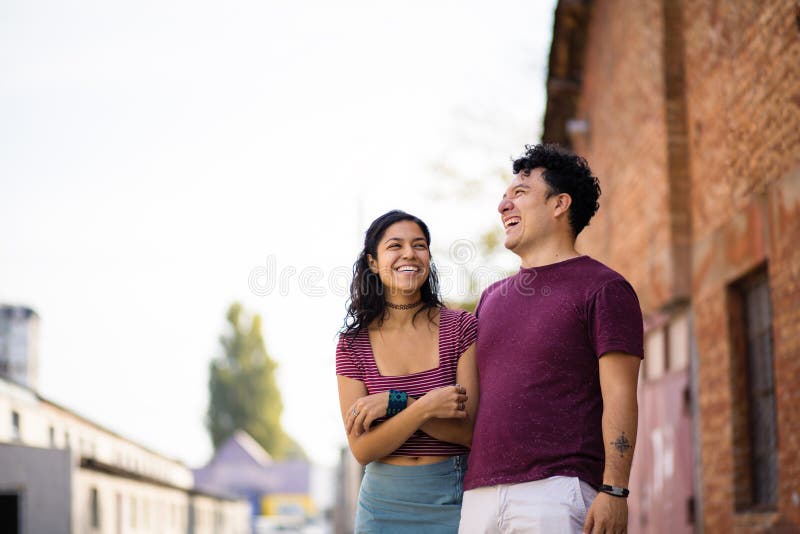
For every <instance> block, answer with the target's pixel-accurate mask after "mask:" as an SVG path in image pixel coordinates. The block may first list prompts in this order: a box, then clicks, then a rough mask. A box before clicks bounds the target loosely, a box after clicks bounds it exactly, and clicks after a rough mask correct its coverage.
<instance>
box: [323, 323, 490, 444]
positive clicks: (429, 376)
mask: <svg viewBox="0 0 800 534" xmlns="http://www.w3.org/2000/svg"><path fill="white" fill-rule="evenodd" d="M477 337H478V320H477V319H475V317H474V316H473V315H472V314H471V313H468V312H465V311H463V310H451V309H448V308H441V310H440V314H439V366H438V367H436V368H434V369H428V370H427V371H422V372H419V373H413V374H410V375H401V376H383V375H381V374H380V371H378V366H377V364H376V363H375V357H374V356H373V354H372V345H371V344H370V341H369V332H367V331H366V330H362V331H361V332H359V333H358V335H356V336H346V335H342V336H339V343H338V345H337V347H336V374H337V375H341V376H346V377H348V378H352V379H355V380H358V381H360V382H363V383H364V386H365V387H366V388H367V393H369V394H370V395H372V394H373V393H381V392H383V391H388V390H390V389H396V390H400V391H405V392H406V393H408V395H409V396H410V397H415V398H419V397H421V396H422V395H424V394H425V393H427V392H429V391H431V390H432V389H436V388H440V387H443V386H452V385H454V384H455V383H456V368H457V367H458V359H459V358H460V357H461V355H462V354H463V353H464V352H465V351H466V350H467V349H468V348H469V347H470V346H471V345H472V344H473V343H475V340H476V339H477ZM382 420H383V419H379V420H378V421H376V422H380V421H382ZM468 452H469V449H468V448H466V447H463V446H461V445H457V444H454V443H447V442H445V441H439V440H438V439H435V438H433V437H431V436H429V435H428V434H426V433H424V432H422V431H421V430H417V431H416V432H414V434H412V435H411V437H409V438H408V440H406V442H405V443H403V444H402V445H401V446H400V447H399V448H398V449H397V450H395V451H394V452H393V453H392V454H391V455H390V456H455V455H459V454H466V453H468Z"/></svg>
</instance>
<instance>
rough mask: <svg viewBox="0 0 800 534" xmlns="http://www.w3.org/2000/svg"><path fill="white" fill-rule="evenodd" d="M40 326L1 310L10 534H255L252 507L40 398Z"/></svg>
mask: <svg viewBox="0 0 800 534" xmlns="http://www.w3.org/2000/svg"><path fill="white" fill-rule="evenodd" d="M36 328H38V317H37V316H36V314H35V313H34V312H33V311H32V310H29V309H27V308H18V307H9V306H0V371H8V372H0V531H2V532H3V533H5V532H11V533H16V534H61V533H64V534H68V533H72V534H137V533H160V534H172V533H175V534H177V533H182V534H183V533H190V534H249V533H250V532H251V525H250V505H249V503H248V502H247V501H246V500H243V499H240V498H237V497H232V496H225V495H215V494H210V493H207V492H201V491H197V490H196V489H195V488H194V475H193V473H192V471H191V470H190V469H189V468H188V467H187V466H186V465H184V464H183V463H182V462H180V461H178V460H175V459H172V458H167V457H166V456H163V455H161V454H159V453H157V452H155V451H153V450H151V449H148V448H147V447H144V446H142V445H139V444H138V443H136V442H133V441H131V440H129V439H126V438H124V437H122V436H120V435H119V434H117V433H115V432H112V431H111V430H109V429H106V428H103V427H102V426H100V425H98V424H96V423H94V422H92V421H90V420H89V419H87V418H85V417H82V416H81V415H79V414H77V413H75V412H74V411H72V410H69V409H67V408H64V407H63V406H60V405H58V404H56V403H54V402H52V401H50V400H48V399H46V398H44V397H42V396H41V395H39V394H38V393H37V392H36V390H35V389H34V387H33V385H35V384H36V371H37V369H36V362H37V360H38V347H37V339H38V336H37V335H36ZM2 358H5V359H2ZM3 363H5V364H6V365H5V367H2V365H3Z"/></svg>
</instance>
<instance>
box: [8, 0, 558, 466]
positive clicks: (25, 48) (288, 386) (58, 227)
mask: <svg viewBox="0 0 800 534" xmlns="http://www.w3.org/2000/svg"><path fill="white" fill-rule="evenodd" d="M554 4H555V2H554V1H553V0H548V1H544V2H523V1H508V0H498V1H495V2H479V1H463V0H462V1H458V2H456V1H442V2H435V1H434V2H432V1H430V0H427V1H416V0H414V1H406V2H401V3H397V2H392V3H389V2H383V1H374V0H373V1H354V0H342V1H339V2H329V1H311V0H294V1H262V2H256V1H226V2H204V1H196V0H193V1H165V0H159V1H137V2H116V1H115V2H112V1H95V2H90V1H74V2H60V1H50V2H46V1H36V0H24V1H23V0H7V1H5V2H3V3H2V5H0V228H2V238H1V239H0V302H4V303H11V304H21V305H25V306H30V307H32V308H34V309H35V310H36V311H37V313H38V314H39V315H40V316H41V319H42V330H41V336H42V339H41V342H42V353H41V373H40V390H41V391H40V392H41V393H42V394H43V395H44V396H45V397H48V398H51V399H52V400H54V401H56V402H59V403H62V404H64V405H66V406H68V407H70V408H72V409H74V410H76V411H77V412H79V413H81V414H82V415H85V416H87V417H89V418H90V419H92V420H94V421H96V422H98V423H100V424H102V425H105V426H107V427H109V428H111V429H112V430H115V431H118V432H120V433H121V434H123V435H125V436H127V437H129V438H132V439H134V440H137V441H139V442H141V443H143V444H145V445H147V446H150V447H153V448H155V449H156V450H158V451H162V452H163V453H165V454H167V455H169V456H173V457H177V458H179V459H182V460H184V461H185V462H187V463H188V464H189V465H191V466H199V465H202V464H203V463H205V462H206V461H207V460H208V458H209V455H210V454H211V444H210V440H209V438H208V434H207V432H206V430H205V428H204V426H203V416H204V413H205V409H206V405H207V400H208V388H207V381H208V364H209V361H210V359H211V358H213V357H214V356H217V355H219V345H218V337H219V335H220V333H221V332H222V329H223V327H224V316H225V311H226V309H227V307H228V305H229V303H230V302H232V301H234V300H240V301H242V302H243V303H244V304H245V305H246V306H247V307H248V308H249V309H251V310H253V311H254V312H257V313H260V314H261V315H262V316H263V319H264V336H265V339H266V341H267V348H268V350H269V353H270V355H271V356H272V357H273V358H274V359H275V360H276V361H277V362H278V363H279V370H278V382H279V385H280V387H281V390H282V394H283V400H284V405H285V409H284V413H283V423H284V426H285V427H286V429H287V430H288V431H289V432H290V433H291V434H292V435H293V436H294V437H295V438H296V439H297V440H298V441H300V443H301V444H302V445H303V446H304V447H305V448H306V450H307V451H308V453H309V454H310V456H311V457H312V459H313V460H315V461H316V462H317V463H320V464H323V465H333V464H334V463H335V461H336V459H337V455H338V448H339V447H341V446H342V445H343V444H344V443H345V440H344V432H343V430H342V425H341V418H340V415H339V408H338V397H337V392H336V380H335V376H334V344H335V335H336V331H337V329H338V328H339V327H340V325H341V322H342V319H343V316H344V304H345V296H344V286H345V285H346V284H347V282H348V280H347V273H348V272H349V271H350V269H351V266H352V263H353V261H354V260H355V258H356V255H357V253H358V251H359V244H360V241H361V239H362V233H363V231H364V230H365V229H366V226H367V225H368V224H369V222H370V221H371V220H372V219H374V218H375V217H377V216H378V215H380V214H381V213H383V212H385V211H387V210H389V209H393V208H401V209H404V210H406V211H410V212H412V213H414V214H416V215H418V216H420V217H422V218H423V219H424V220H426V222H428V224H429V225H430V227H431V231H432V234H433V253H434V259H435V260H436V261H437V262H438V263H439V265H440V267H441V268H442V269H443V275H444V276H443V278H444V279H443V285H444V286H445V289H446V297H448V298H450V299H452V300H458V299H460V298H463V297H465V296H467V295H466V284H465V282H464V277H465V276H466V275H465V274H464V273H466V272H467V271H468V270H471V269H474V268H477V267H480V266H481V265H480V262H481V260H480V259H479V258H478V257H477V256H475V255H474V254H473V251H472V249H471V248H470V245H469V244H468V243H469V242H470V241H474V240H476V239H477V238H479V237H480V235H481V234H483V233H484V232H485V231H487V230H490V229H492V228H498V227H499V222H498V216H497V213H496V211H495V208H496V206H497V203H498V200H499V197H500V195H501V193H502V181H501V180H500V179H499V178H498V174H499V173H498V169H507V168H508V166H509V158H510V157H511V156H513V155H515V154H517V153H518V152H519V151H520V150H521V148H522V145H523V144H524V143H530V142H536V141H538V139H539V132H540V126H541V121H542V114H543V107H544V89H545V85H544V83H545V81H544V80H545V76H546V66H547V56H548V51H549V43H550V36H551V26H552V14H553V9H554ZM514 265H515V261H514V259H513V257H511V255H510V254H509V253H505V254H501V255H500V256H498V257H497V258H494V259H492V260H491V265H488V267H489V268H490V270H492V272H494V271H495V270H497V271H499V270H501V268H505V269H507V268H509V267H511V268H513V266H514Z"/></svg>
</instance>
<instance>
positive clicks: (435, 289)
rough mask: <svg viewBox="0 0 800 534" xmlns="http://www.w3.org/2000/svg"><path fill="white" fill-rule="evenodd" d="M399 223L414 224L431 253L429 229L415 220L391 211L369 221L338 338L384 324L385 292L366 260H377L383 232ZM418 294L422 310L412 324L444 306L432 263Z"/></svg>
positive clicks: (411, 216)
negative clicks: (382, 322) (422, 316)
mask: <svg viewBox="0 0 800 534" xmlns="http://www.w3.org/2000/svg"><path fill="white" fill-rule="evenodd" d="M400 221H411V222H414V223H416V224H417V226H419V228H420V230H422V234H423V235H424V236H425V241H426V243H427V244H428V249H429V250H430V245H431V234H430V232H429V231H428V225H427V224H425V223H424V222H422V220H420V219H419V218H418V217H414V216H413V215H411V214H409V213H406V212H404V211H400V210H392V211H390V212H388V213H384V214H383V215H381V216H380V217H378V218H377V219H375V220H374V221H372V224H370V225H369V228H368V229H367V233H366V234H365V235H364V248H363V249H362V250H361V253H360V254H359V255H358V259H357V260H356V262H355V264H354V265H353V281H352V283H351V284H350V300H349V301H348V303H347V316H346V317H345V319H344V326H343V327H342V329H341V331H340V333H341V334H343V335H348V336H355V335H358V333H359V332H361V331H362V330H364V329H366V328H368V327H369V325H370V324H371V323H372V321H374V320H375V319H378V320H379V321H383V319H384V318H385V316H386V301H385V295H384V293H385V289H384V286H383V282H381V278H380V276H378V274H377V273H373V272H372V271H371V270H370V268H369V261H368V256H372V257H373V259H377V258H378V243H379V242H380V240H381V239H383V235H384V234H385V233H386V229H387V228H389V227H390V226H391V225H393V224H394V223H397V222H400ZM420 293H421V294H422V307H420V309H419V310H417V312H416V313H415V314H414V317H413V318H412V322H413V320H415V319H416V318H417V315H419V314H420V313H422V312H423V311H425V310H427V311H428V314H429V315H428V317H429V318H430V311H431V310H432V309H435V308H441V307H443V306H444V304H443V303H442V299H441V296H440V295H439V277H438V276H437V274H436V268H435V266H434V265H433V261H431V265H430V270H429V273H428V279H427V280H426V281H425V283H424V284H423V285H422V287H421V288H420Z"/></svg>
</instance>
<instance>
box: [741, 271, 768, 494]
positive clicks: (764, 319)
mask: <svg viewBox="0 0 800 534" xmlns="http://www.w3.org/2000/svg"><path fill="white" fill-rule="evenodd" d="M732 291H733V293H734V295H733V296H734V299H735V302H734V306H732V307H731V310H732V312H734V313H735V314H736V315H738V317H732V319H733V320H732V327H733V328H737V326H738V332H736V331H734V335H735V337H737V338H738V342H736V343H735V347H734V348H735V352H736V353H737V354H736V355H735V356H736V358H737V359H738V360H739V365H734V369H738V370H740V371H741V372H743V373H744V377H743V379H742V380H738V381H737V382H738V384H739V386H738V388H737V389H739V391H737V392H736V393H738V395H737V396H738V397H739V398H741V399H746V400H747V404H746V411H744V412H743V413H742V414H741V415H742V418H743V419H745V418H746V420H747V425H746V427H745V426H744V425H742V426H743V427H744V428H743V429H742V430H745V429H746V430H747V433H746V438H747V439H745V440H740V441H741V443H739V444H738V445H739V446H740V447H741V448H742V449H743V450H744V451H747V454H746V455H743V457H741V458H740V460H739V462H740V463H744V461H745V458H746V461H747V464H748V465H740V466H739V471H740V472H743V473H746V475H747V476H745V477H743V478H744V480H746V481H747V482H748V484H747V485H748V486H749V487H748V488H747V491H745V492H743V493H742V494H740V498H739V499H738V501H739V502H738V504H739V506H738V507H737V508H740V509H742V508H751V509H752V508H756V509H771V508H774V507H775V506H776V504H777V497H778V462H777V425H776V414H775V378H774V361H773V350H772V309H771V305H770V296H769V277H768V274H767V268H766V266H764V267H762V268H761V269H759V270H758V271H756V272H755V273H753V274H751V275H749V276H747V277H745V278H743V279H742V280H740V281H739V282H737V283H736V284H734V285H733V286H732ZM735 445H736V444H735Z"/></svg>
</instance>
